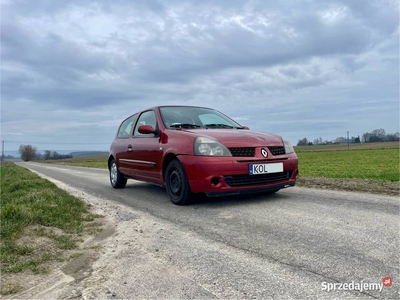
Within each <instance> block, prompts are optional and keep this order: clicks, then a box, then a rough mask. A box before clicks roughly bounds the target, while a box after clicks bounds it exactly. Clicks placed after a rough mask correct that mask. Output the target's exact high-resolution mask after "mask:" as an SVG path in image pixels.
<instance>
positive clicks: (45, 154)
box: [43, 150, 51, 160]
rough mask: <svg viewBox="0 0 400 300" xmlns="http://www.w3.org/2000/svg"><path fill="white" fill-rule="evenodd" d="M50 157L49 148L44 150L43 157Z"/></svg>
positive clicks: (46, 158)
mask: <svg viewBox="0 0 400 300" xmlns="http://www.w3.org/2000/svg"><path fill="white" fill-rule="evenodd" d="M50 157H51V151H50V150H45V151H44V155H43V159H45V160H48V159H50Z"/></svg>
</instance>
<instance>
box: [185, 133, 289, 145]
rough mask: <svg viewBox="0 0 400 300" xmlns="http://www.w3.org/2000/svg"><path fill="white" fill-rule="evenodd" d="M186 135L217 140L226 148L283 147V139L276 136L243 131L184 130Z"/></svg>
mask: <svg viewBox="0 0 400 300" xmlns="http://www.w3.org/2000/svg"><path fill="white" fill-rule="evenodd" d="M182 131H184V132H186V133H190V134H193V135H196V136H204V137H209V138H212V139H216V140H218V141H219V142H221V143H222V144H224V145H225V146H226V147H258V146H269V145H271V146H282V145H283V143H282V138H281V137H280V136H278V135H275V134H270V133H262V132H254V131H249V130H241V129H182Z"/></svg>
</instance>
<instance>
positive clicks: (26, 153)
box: [19, 145, 72, 161]
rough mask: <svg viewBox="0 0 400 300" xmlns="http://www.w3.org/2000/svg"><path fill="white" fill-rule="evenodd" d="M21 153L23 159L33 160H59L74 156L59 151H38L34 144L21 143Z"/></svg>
mask: <svg viewBox="0 0 400 300" xmlns="http://www.w3.org/2000/svg"><path fill="white" fill-rule="evenodd" d="M19 154H20V155H21V159H22V160H23V161H31V160H57V159H66V158H72V155H71V154H61V153H58V152H57V151H51V150H45V151H44V153H43V154H41V153H38V152H37V149H36V147H33V146H32V145H21V146H19Z"/></svg>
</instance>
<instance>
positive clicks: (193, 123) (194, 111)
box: [160, 106, 242, 129]
mask: <svg viewBox="0 0 400 300" xmlns="http://www.w3.org/2000/svg"><path fill="white" fill-rule="evenodd" d="M160 114H161V118H162V120H163V122H164V125H165V127H166V128H168V129H172V128H182V127H186V128H204V127H207V128H228V127H230V128H232V129H233V128H242V126H241V125H240V124H239V123H237V122H235V121H234V120H232V119H230V118H229V117H227V116H225V115H224V114H222V113H220V112H219V111H217V110H215V109H211V108H204V107H193V106H162V107H160ZM206 125H208V126H206ZM210 125H212V126H213V127H211V126H210ZM225 125H226V126H225ZM224 126H225V127H224Z"/></svg>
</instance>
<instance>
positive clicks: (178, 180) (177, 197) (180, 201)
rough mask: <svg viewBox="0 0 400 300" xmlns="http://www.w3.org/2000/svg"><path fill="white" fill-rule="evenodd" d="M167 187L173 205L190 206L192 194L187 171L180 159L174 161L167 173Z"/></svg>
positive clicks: (168, 167)
mask: <svg viewBox="0 0 400 300" xmlns="http://www.w3.org/2000/svg"><path fill="white" fill-rule="evenodd" d="M165 186H166V189H167V193H168V196H169V198H170V200H171V201H172V203H174V204H176V205H185V204H188V203H189V201H190V199H191V196H192V192H191V191H190V186H189V181H188V179H187V176H186V173H185V170H184V169H183V166H182V164H181V163H180V161H179V160H178V159H176V158H175V159H173V160H172V161H171V162H170V163H169V164H168V166H167V170H166V172H165Z"/></svg>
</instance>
